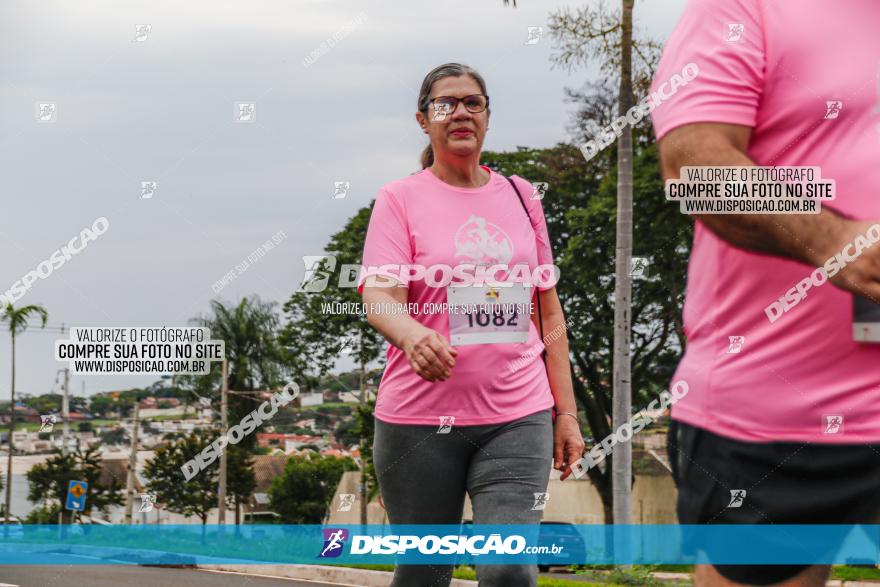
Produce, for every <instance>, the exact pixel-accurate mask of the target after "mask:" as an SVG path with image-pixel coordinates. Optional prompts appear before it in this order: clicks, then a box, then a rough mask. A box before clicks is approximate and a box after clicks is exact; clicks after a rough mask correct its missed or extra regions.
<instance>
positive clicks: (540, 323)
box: [504, 175, 547, 363]
mask: <svg viewBox="0 0 880 587" xmlns="http://www.w3.org/2000/svg"><path fill="white" fill-rule="evenodd" d="M504 179H506V180H507V181H508V182H510V187H512V188H513V191H515V192H516V195H517V197H518V198H519V203H520V204H522V207H523V210H525V213H526V216H527V217H528V219H529V224H531V223H532V215H531V214H529V209H528V208H526V202H525V200H523V197H522V194H521V193H520V192H519V188H517V187H516V183H514V181H513V180H512V179H510V178H509V177H507V176H506V175H505V176H504ZM536 245H537V243H536ZM535 289H537V286H535ZM535 297H536V298H537V299H538V329H539V330H540V331H541V342H543V341H544V319H543V317H542V316H541V292H540V291H537V292H536V293H535ZM541 357H542V358H543V359H544V363H547V348H546V347H545V348H544V350H543V351H541Z"/></svg>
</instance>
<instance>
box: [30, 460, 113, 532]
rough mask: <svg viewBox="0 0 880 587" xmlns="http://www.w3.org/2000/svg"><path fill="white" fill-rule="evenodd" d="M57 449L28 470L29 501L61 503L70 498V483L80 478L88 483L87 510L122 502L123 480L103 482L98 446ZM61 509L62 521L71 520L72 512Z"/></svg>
mask: <svg viewBox="0 0 880 587" xmlns="http://www.w3.org/2000/svg"><path fill="white" fill-rule="evenodd" d="M55 453H56V454H55V456H53V457H52V458H50V459H48V460H47V461H46V462H45V463H39V464H36V465H34V466H33V467H31V470H30V471H28V472H27V479H28V499H29V500H30V501H32V502H35V503H41V504H42V505H46V506H50V507H52V506H54V505H55V504H58V505H59V507H61V505H62V504H64V503H65V502H66V501H67V488H68V484H69V483H70V481H72V480H77V481H85V482H86V483H88V489H87V493H86V505H85V508H86V509H85V511H84V513H85V514H89V513H90V512H91V511H92V510H98V511H101V512H106V511H107V509H108V508H109V507H110V506H112V505H122V503H123V500H124V497H123V487H122V484H121V483H119V482H118V481H117V480H116V479H113V478H111V480H110V483H109V485H104V484H102V483H101V468H102V459H101V453H100V449H99V448H98V447H93V448H89V449H86V450H85V451H83V450H81V449H80V448H77V449H76V451H75V452H72V453H68V454H66V455H65V454H63V453H62V452H61V451H60V450H56V451H55ZM61 511H62V516H63V517H62V519H63V521H64V522H65V523H70V519H71V514H72V512H70V511H69V510H65V509H62V510H61Z"/></svg>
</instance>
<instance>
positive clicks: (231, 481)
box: [144, 429, 256, 525]
mask: <svg viewBox="0 0 880 587" xmlns="http://www.w3.org/2000/svg"><path fill="white" fill-rule="evenodd" d="M218 434H219V431H217V430H203V429H196V430H194V431H193V432H191V433H190V434H187V435H186V436H180V437H178V438H176V439H174V440H172V442H170V443H168V444H166V445H164V446H161V447H159V448H158V449H157V450H156V453H155V454H154V455H153V458H152V459H150V460H149V461H147V463H146V465H144V477H145V478H146V479H147V489H148V490H149V491H151V492H154V493H155V494H156V500H157V501H158V502H160V503H163V504H165V507H166V508H167V509H168V511H171V512H174V513H178V514H183V515H184V516H198V517H199V518H200V519H201V520H202V524H203V525H204V524H207V522H208V514H209V513H210V512H211V510H212V509H214V508H216V507H217V475H218V473H219V466H220V459H219V458H218V459H216V460H215V461H214V462H212V463H211V464H210V465H208V467H207V468H205V469H203V470H202V471H199V472H198V473H196V474H195V475H194V476H193V477H192V479H190V480H189V481H187V480H186V478H185V477H184V475H183V471H182V470H181V467H183V465H184V463H186V462H187V461H189V460H190V459H193V458H195V456H196V455H197V454H199V453H200V452H202V450H203V449H204V448H205V447H206V446H208V445H209V444H210V443H212V442H214V440H215V439H216V438H217V435H218ZM225 450H226V451H227V453H226V454H227V462H226V466H227V479H228V486H227V489H228V496H229V499H230V501H231V502H232V503H234V504H236V509H237V508H238V505H239V504H240V503H241V502H244V501H246V500H247V499H248V498H249V497H250V494H251V493H252V492H253V490H254V487H256V479H255V477H254V472H253V459H252V458H251V457H250V454H249V451H248V450H247V449H245V448H243V447H242V446H241V444H240V443H239V444H238V445H231V446H230V445H227V446H226V449H225ZM235 522H236V524H237V523H239V517H238V515H237V514H236V518H235Z"/></svg>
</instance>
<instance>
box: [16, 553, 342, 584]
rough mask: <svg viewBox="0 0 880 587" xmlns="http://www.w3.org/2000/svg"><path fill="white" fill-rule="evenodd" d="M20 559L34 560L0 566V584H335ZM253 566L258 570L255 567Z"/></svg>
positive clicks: (183, 570) (41, 559) (194, 571)
mask: <svg viewBox="0 0 880 587" xmlns="http://www.w3.org/2000/svg"><path fill="white" fill-rule="evenodd" d="M23 562H33V563H34V564H32V565H30V564H28V565H22V566H19V565H2V566H0V587H5V586H6V585H14V586H17V587H182V586H185V587H335V585H334V584H332V583H315V582H312V581H297V580H295V579H273V578H268V577H256V576H253V575H239V574H233V573H212V572H209V571H197V570H191V569H175V568H167V567H138V566H134V565H100V566H99V565H84V564H63V563H65V562H67V561H65V560H64V559H62V558H61V557H54V558H53V559H51V560H49V559H48V557H40V560H39V561H38V560H34V561H23ZM47 563H48V564H47ZM254 570H255V571H257V572H258V571H259V567H255V568H254Z"/></svg>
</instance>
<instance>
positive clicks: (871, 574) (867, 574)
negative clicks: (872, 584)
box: [831, 566, 880, 581]
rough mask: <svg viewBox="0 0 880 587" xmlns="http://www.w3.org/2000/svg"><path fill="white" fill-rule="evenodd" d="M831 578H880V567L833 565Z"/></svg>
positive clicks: (846, 579) (850, 579) (847, 579)
mask: <svg viewBox="0 0 880 587" xmlns="http://www.w3.org/2000/svg"><path fill="white" fill-rule="evenodd" d="M831 578H832V579H840V580H841V581H862V580H866V579H873V580H880V569H878V568H876V567H874V568H870V567H864V568H863V567H847V566H840V567H831Z"/></svg>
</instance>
